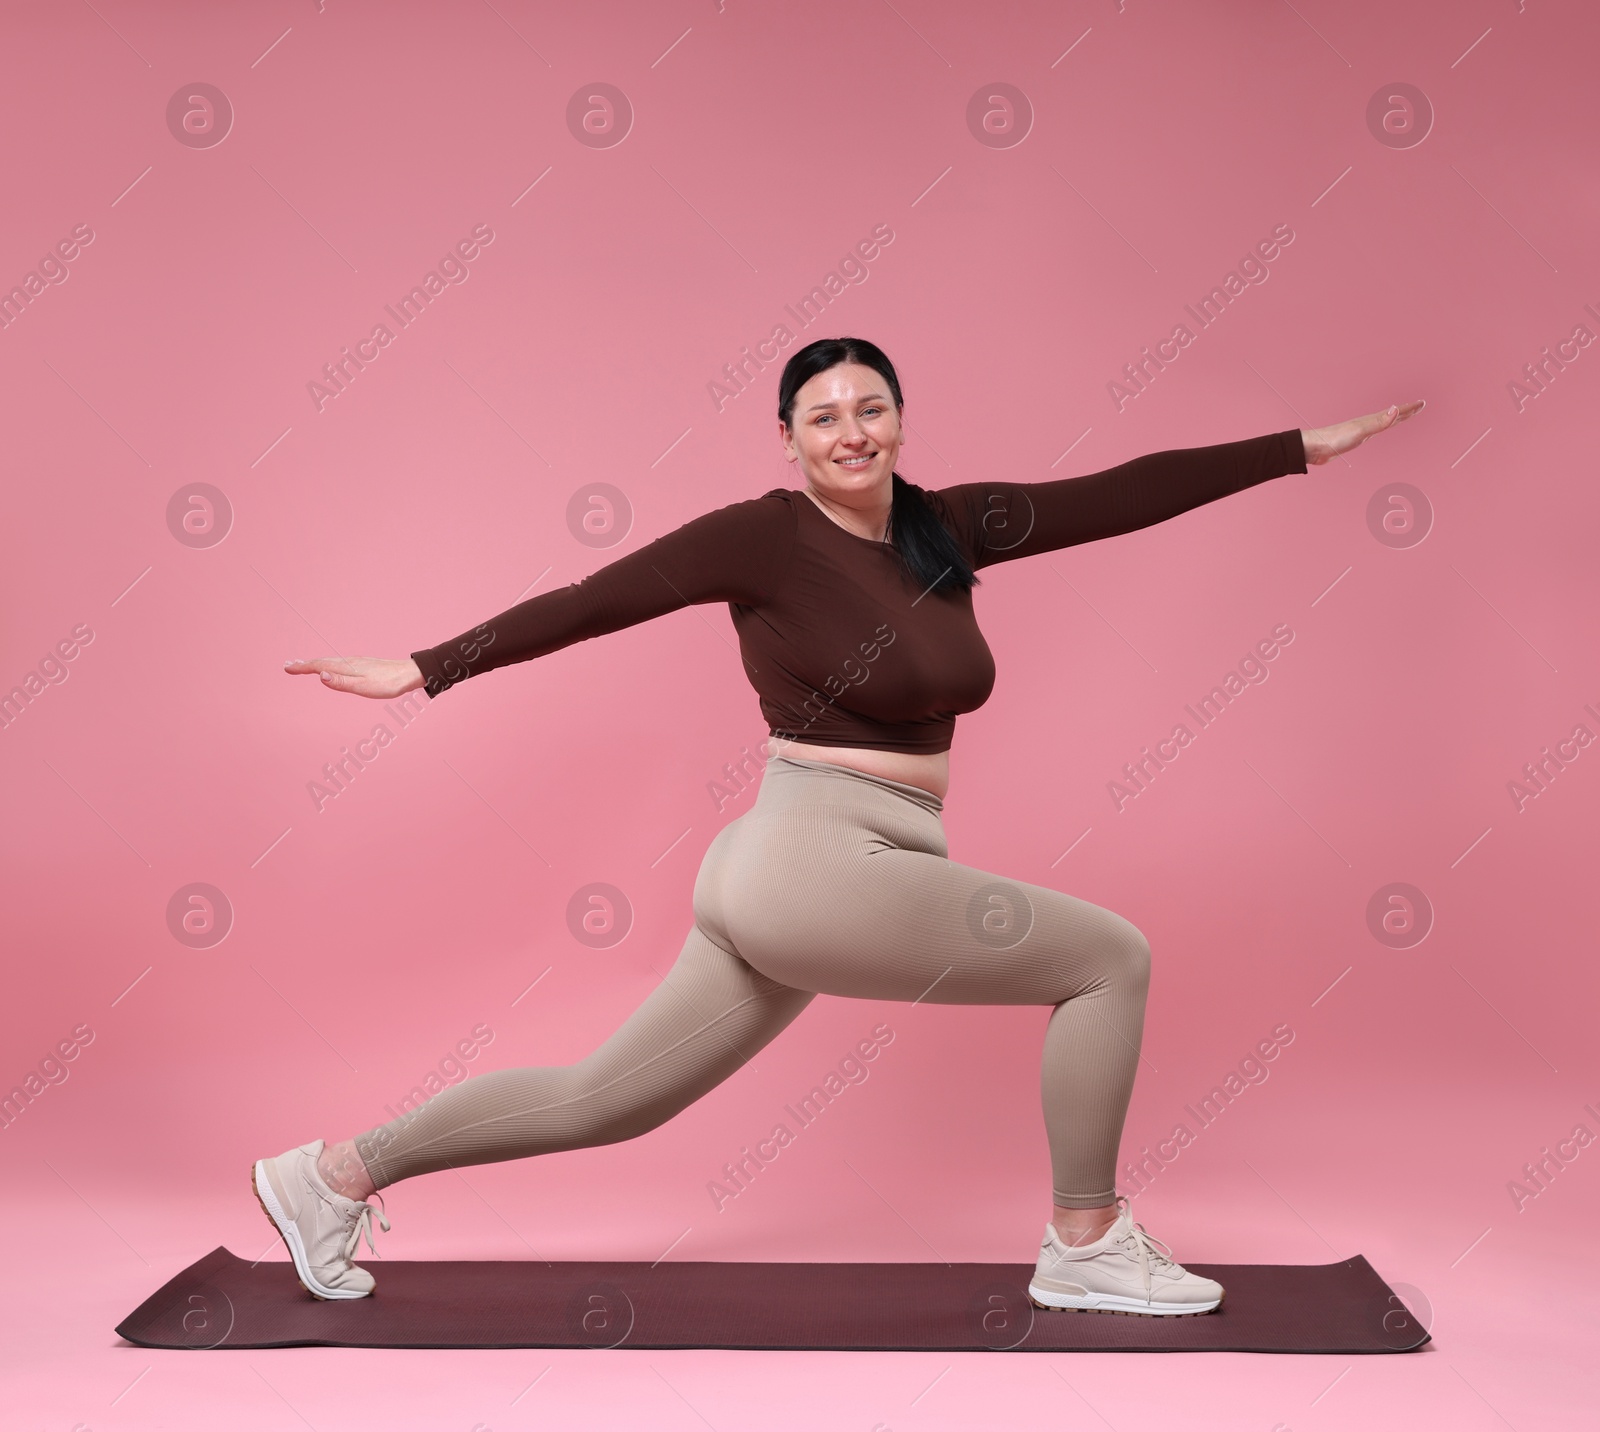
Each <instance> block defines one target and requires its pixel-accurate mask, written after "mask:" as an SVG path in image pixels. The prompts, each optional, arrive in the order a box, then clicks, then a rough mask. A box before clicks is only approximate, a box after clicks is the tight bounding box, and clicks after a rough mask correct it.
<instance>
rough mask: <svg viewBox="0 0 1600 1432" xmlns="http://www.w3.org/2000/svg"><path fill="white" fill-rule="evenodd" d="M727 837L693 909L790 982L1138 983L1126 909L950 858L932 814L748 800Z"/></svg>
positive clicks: (1026, 996) (961, 990) (1033, 994)
mask: <svg viewBox="0 0 1600 1432" xmlns="http://www.w3.org/2000/svg"><path fill="white" fill-rule="evenodd" d="M735 826H737V827H739V828H738V829H737V830H735ZM723 837H727V840H726V842H725V843H724V845H723V846H721V847H720V848H718V849H717V854H718V862H717V864H718V869H717V871H716V873H715V874H716V878H715V881H714V887H709V888H708V889H707V890H706V891H705V892H702V890H701V889H699V888H698V887H697V890H696V897H697V914H699V915H700V916H701V918H702V921H703V922H704V920H705V919H707V918H710V919H711V920H712V921H713V923H714V924H715V925H716V927H717V928H718V929H720V930H721V931H722V932H723V933H724V934H725V936H726V938H727V939H728V940H729V941H730V942H731V945H732V947H733V948H734V949H736V950H737V951H738V953H739V954H740V956H742V957H743V958H744V959H745V960H746V961H748V962H749V964H750V965H751V966H752V967H753V968H755V969H757V970H759V971H760V972H761V973H762V974H764V975H766V976H768V977H769V978H770V979H774V980H777V981H779V982H780V983H782V984H785V985H788V986H790V987H791V988H794V989H804V990H811V991H814V992H816V993H821V994H833V995H846V996H851V997H854V998H860V999H890V1000H927V1001H928V1002H930V1003H934V1004H1059V1003H1060V1002H1061V1001H1062V1000H1066V999H1072V998H1074V997H1076V996H1078V995H1081V994H1085V993H1088V992H1090V991H1092V990H1095V989H1099V988H1104V987H1106V986H1108V985H1113V984H1114V985H1119V986H1127V985H1128V984H1129V983H1130V982H1131V983H1136V984H1143V983H1147V982H1148V978H1149V960H1150V947H1149V944H1148V942H1147V941H1146V940H1145V937H1144V936H1143V935H1142V934H1141V933H1140V931H1139V930H1138V928H1137V927H1136V926H1134V925H1133V924H1132V923H1131V922H1130V921H1128V920H1126V919H1124V918H1123V917H1122V916H1121V915H1118V914H1116V913H1115V912H1113V911H1110V910H1106V909H1103V908H1102V907H1100V906H1098V905H1094V904H1092V903H1090V902H1089V901H1087V900H1081V899H1079V898H1077V897H1076V896H1073V895H1068V894H1066V893H1065V892H1063V891H1060V890H1054V889H1051V888H1050V887H1049V886H1044V885H1036V884H1032V883H1030V882H1028V881H1023V880H1013V879H1008V878H1007V877H1005V876H1001V875H995V874H992V873H990V872H989V871H985V870H979V869H977V868H975V867H973V866H970V865H963V864H961V863H960V862H959V861H954V860H950V859H949V858H948V857H947V856H946V855H945V854H944V851H945V850H946V849H947V847H946V846H945V844H944V841H943V832H942V828H941V827H940V825H939V822H938V820H937V818H936V817H934V816H932V815H928V816H926V818H924V817H923V816H922V815H921V814H918V813H913V814H911V815H908V816H906V817H904V818H901V817H900V816H899V815H898V814H896V813H894V812H892V811H891V812H885V811H882V810H878V809H874V808H862V809H860V810H854V809H848V808H846V809H841V808H839V807H836V806H829V807H819V808H814V809H813V808H800V809H793V810H788V811H785V812H782V813H780V814H777V815H773V816H767V817H763V816H762V815H761V814H760V812H758V811H753V812H751V813H749V814H748V815H746V816H743V817H741V818H740V820H739V821H737V822H735V823H734V825H733V826H729V827H727V828H725V829H724V831H723V832H722V833H721V835H720V836H719V837H718V838H719V840H721V839H722V838H723ZM702 893H704V894H705V895H706V896H707V897H708V898H707V899H706V901H705V904H706V906H707V907H708V908H706V909H704V910H702V909H701V908H700V906H699V903H698V902H699V900H700V897H701V895H702ZM713 897H714V898H713ZM712 907H714V908H712Z"/></svg>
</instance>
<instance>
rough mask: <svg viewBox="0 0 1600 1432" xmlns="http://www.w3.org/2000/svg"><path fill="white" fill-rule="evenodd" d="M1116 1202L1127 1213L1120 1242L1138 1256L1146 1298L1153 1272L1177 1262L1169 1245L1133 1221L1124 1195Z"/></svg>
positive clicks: (1173, 1266) (1175, 1265)
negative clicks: (1129, 1246)
mask: <svg viewBox="0 0 1600 1432" xmlns="http://www.w3.org/2000/svg"><path fill="white" fill-rule="evenodd" d="M1117 1203H1118V1205H1119V1207H1121V1208H1122V1209H1123V1211H1124V1212H1125V1213H1127V1214H1128V1218H1127V1224H1126V1226H1125V1227H1124V1228H1123V1230H1122V1242H1123V1243H1125V1244H1131V1245H1132V1247H1133V1251H1134V1253H1135V1254H1136V1255H1137V1256H1138V1259H1139V1271H1140V1272H1141V1273H1142V1274H1143V1275H1144V1295H1145V1298H1146V1299H1147V1300H1148V1299H1149V1297H1150V1291H1151V1287H1152V1275H1153V1273H1159V1272H1162V1271H1164V1270H1165V1269H1167V1268H1176V1267H1177V1266H1178V1263H1177V1260H1176V1259H1174V1258H1173V1256H1172V1249H1171V1247H1169V1246H1168V1245H1167V1244H1166V1243H1163V1242H1162V1241H1161V1240H1160V1239H1159V1238H1157V1237H1155V1236H1154V1235H1153V1234H1151V1233H1148V1232H1146V1231H1145V1226H1144V1224H1142V1223H1135V1222H1134V1221H1133V1218H1132V1215H1131V1210H1130V1209H1129V1206H1128V1199H1127V1197H1126V1195H1119V1196H1118V1198H1117Z"/></svg>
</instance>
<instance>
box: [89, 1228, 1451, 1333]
mask: <svg viewBox="0 0 1600 1432" xmlns="http://www.w3.org/2000/svg"><path fill="white" fill-rule="evenodd" d="M365 1266H366V1267H368V1268H369V1270H370V1271H371V1272H372V1274H373V1276H374V1277H376V1278H377V1280H378V1286H377V1289H376V1291H374V1292H373V1294H372V1295H371V1296H370V1297H366V1298H356V1299H352V1300H349V1301H345V1302H322V1301H320V1300H318V1299H316V1298H313V1297H312V1296H311V1294H309V1293H308V1292H306V1290H305V1289H304V1288H302V1287H301V1286H300V1283H299V1281H298V1280H297V1279H296V1277H295V1275H294V1268H293V1266H292V1265H291V1264H289V1263H287V1262H270V1263H258V1264H256V1265H255V1266H254V1267H252V1266H251V1265H250V1264H249V1263H247V1262H245V1260H244V1259H242V1258H239V1257H236V1256H235V1255H234V1254H232V1253H230V1252H229V1251H228V1250H227V1249H226V1248H216V1249H214V1250H212V1251H211V1252H210V1253H208V1254H206V1256H205V1257H204V1258H202V1259H201V1260H200V1261H199V1262H198V1263H195V1264H193V1265H191V1266H190V1267H188V1268H185V1269H184V1270H183V1271H182V1272H181V1273H179V1274H178V1275H177V1276H176V1277H175V1278H173V1279H172V1280H171V1281H170V1282H168V1283H167V1284H165V1285H164V1286H163V1287H162V1288H160V1289H158V1290H157V1291H156V1292H155V1293H154V1294H152V1295H151V1296H150V1297H149V1298H147V1299H146V1300H145V1301H144V1302H143V1303H141V1304H140V1305H139V1306H138V1307H137V1308H135V1309H134V1311H133V1312H132V1313H130V1314H129V1315H128V1316H127V1317H126V1318H124V1319H123V1320H122V1322H121V1323H119V1324H118V1325H117V1329H116V1331H117V1332H118V1334H119V1335H121V1336H122V1337H123V1338H126V1339H127V1340H128V1341H129V1342H131V1343H137V1344H139V1345H140V1346H141V1347H162V1348H192V1349H221V1348H269V1347H416V1348H430V1347H438V1348H444V1347H450V1348H459V1347H485V1348H503V1347H596V1348H600V1347H615V1348H688V1347H715V1348H827V1349H842V1350H849V1351H879V1350H896V1351H911V1350H918V1351H922V1350H935V1351H942V1352H982V1351H985V1350H992V1351H996V1352H1006V1351H1015V1352H1080V1351H1081V1352H1320V1353H1340V1354H1347V1353H1364V1352H1372V1353H1378V1352H1410V1351H1412V1350H1414V1349H1415V1348H1418V1347H1420V1346H1421V1345H1422V1344H1423V1343H1425V1342H1427V1341H1428V1340H1429V1336H1428V1333H1427V1332H1426V1331H1425V1330H1424V1329H1422V1328H1421V1327H1420V1326H1419V1325H1418V1323H1417V1321H1416V1319H1415V1317H1414V1316H1413V1315H1412V1313H1411V1311H1410V1310H1408V1309H1407V1308H1406V1306H1405V1305H1404V1303H1402V1302H1401V1300H1400V1298H1399V1297H1398V1295H1396V1294H1395V1293H1394V1292H1393V1291H1392V1290H1391V1289H1390V1288H1389V1286H1388V1284H1386V1283H1385V1282H1384V1281H1383V1279H1382V1278H1380V1277H1379V1276H1378V1274H1377V1273H1376V1271H1375V1270H1374V1269H1373V1267H1372V1265H1371V1264H1370V1263H1368V1262H1367V1260H1366V1259H1365V1258H1363V1257H1362V1256H1361V1255H1360V1254H1357V1255H1356V1256H1355V1257H1353V1258H1349V1259H1347V1260H1345V1261H1344V1262H1342V1263H1326V1264H1320V1265H1319V1264H1306V1265H1275V1264H1261V1263H1241V1264H1213V1263H1187V1264H1186V1265H1185V1266H1186V1267H1189V1268H1191V1269H1193V1271H1195V1272H1196V1273H1199V1274H1201V1275H1202V1276H1204V1277H1208V1278H1215V1279H1216V1280H1217V1281H1218V1282H1220V1283H1221V1284H1222V1285H1223V1287H1224V1288H1225V1289H1226V1290H1227V1291H1226V1294H1225V1296H1224V1298H1223V1302H1222V1306H1221V1307H1220V1308H1218V1309H1217V1310H1216V1311H1215V1312H1213V1313H1204V1314H1200V1315H1198V1316H1188V1317H1126V1316H1119V1315H1116V1314H1108V1313H1075V1312H1054V1311H1047V1310H1045V1309H1043V1308H1035V1307H1034V1306H1033V1304H1032V1303H1031V1302H1029V1300H1028V1295H1027V1291H1026V1289H1027V1284H1028V1280H1029V1278H1030V1277H1032V1275H1033V1267H1032V1265H1031V1264H1021V1263H955V1264H949V1265H946V1264H943V1263H689V1262H683V1263H661V1264H658V1265H656V1266H654V1267H652V1266H651V1265H650V1264H648V1263H556V1264H545V1263H539V1262H487V1261H483V1262H437V1263H399V1262H397V1263H388V1262H384V1261H383V1260H382V1259H373V1260H371V1261H370V1262H369V1263H366V1264H365Z"/></svg>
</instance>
